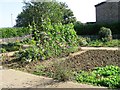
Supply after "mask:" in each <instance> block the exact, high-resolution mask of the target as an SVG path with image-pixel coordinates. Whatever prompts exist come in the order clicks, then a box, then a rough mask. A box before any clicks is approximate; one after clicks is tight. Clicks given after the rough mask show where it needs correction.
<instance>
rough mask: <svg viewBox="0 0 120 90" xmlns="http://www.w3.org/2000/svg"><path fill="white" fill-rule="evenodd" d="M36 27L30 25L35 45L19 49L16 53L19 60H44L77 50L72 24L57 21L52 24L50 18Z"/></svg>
mask: <svg viewBox="0 0 120 90" xmlns="http://www.w3.org/2000/svg"><path fill="white" fill-rule="evenodd" d="M37 27H38V26H36V24H33V26H32V27H31V29H32V30H33V32H32V33H33V39H34V40H35V43H36V45H34V46H33V47H31V48H28V49H26V50H22V51H20V52H19V53H18V54H17V57H18V58H19V59H20V60H23V61H32V60H45V59H48V58H50V57H55V56H61V55H64V54H65V53H66V54H67V53H70V52H74V51H76V50H77V48H78V42H77V39H78V38H77V35H76V32H75V31H74V29H73V27H74V26H73V24H66V25H62V24H61V23H58V24H54V25H52V23H51V21H50V19H47V20H46V21H44V22H43V23H42V25H41V26H40V27H41V28H40V27H39V28H37ZM71 42H72V43H71Z"/></svg>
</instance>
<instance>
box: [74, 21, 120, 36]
mask: <svg viewBox="0 0 120 90" xmlns="http://www.w3.org/2000/svg"><path fill="white" fill-rule="evenodd" d="M119 26H120V22H119V23H111V24H106V23H103V24H98V23H93V24H82V23H76V24H75V25H74V29H75V31H76V32H77V34H78V35H98V32H99V30H100V28H101V27H107V28H110V29H111V31H112V33H113V34H120V27H119Z"/></svg>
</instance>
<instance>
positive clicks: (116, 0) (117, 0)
mask: <svg viewBox="0 0 120 90" xmlns="http://www.w3.org/2000/svg"><path fill="white" fill-rule="evenodd" d="M106 2H120V0H106V1H103V2H101V3H98V4H97V5H95V7H97V6H100V5H102V4H104V3H106Z"/></svg>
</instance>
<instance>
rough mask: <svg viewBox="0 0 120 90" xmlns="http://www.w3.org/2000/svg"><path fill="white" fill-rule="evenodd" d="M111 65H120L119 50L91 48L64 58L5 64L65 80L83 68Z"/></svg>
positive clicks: (88, 69) (86, 69)
mask: <svg viewBox="0 0 120 90" xmlns="http://www.w3.org/2000/svg"><path fill="white" fill-rule="evenodd" d="M109 65H113V66H119V67H120V51H119V50H89V51H86V52H83V53H81V54H79V55H78V54H77V55H75V56H71V55H69V56H68V58H64V59H63V58H62V59H50V60H46V61H33V62H31V63H24V64H23V63H21V62H19V61H17V62H16V61H13V62H9V63H6V64H4V66H5V67H6V66H7V67H9V68H12V69H19V70H22V71H25V72H29V73H33V74H36V75H43V76H47V77H52V78H54V79H58V80H63V81H64V80H74V79H73V78H75V77H74V75H75V74H76V73H78V72H79V71H81V70H82V71H87V72H91V71H92V70H94V69H95V68H96V67H105V66H109Z"/></svg>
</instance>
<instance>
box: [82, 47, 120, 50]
mask: <svg viewBox="0 0 120 90" xmlns="http://www.w3.org/2000/svg"><path fill="white" fill-rule="evenodd" d="M81 49H82V50H120V47H81Z"/></svg>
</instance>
